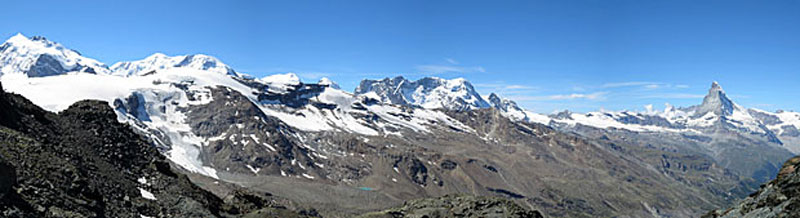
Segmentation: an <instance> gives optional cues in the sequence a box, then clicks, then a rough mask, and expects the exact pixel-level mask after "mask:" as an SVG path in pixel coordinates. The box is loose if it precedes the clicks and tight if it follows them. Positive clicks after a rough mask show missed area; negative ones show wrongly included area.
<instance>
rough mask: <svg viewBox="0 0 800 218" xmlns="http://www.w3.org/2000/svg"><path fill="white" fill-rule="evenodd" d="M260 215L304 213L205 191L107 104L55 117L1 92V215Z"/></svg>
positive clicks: (85, 105)
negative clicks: (172, 164) (179, 171)
mask: <svg viewBox="0 0 800 218" xmlns="http://www.w3.org/2000/svg"><path fill="white" fill-rule="evenodd" d="M259 211H261V212H270V211H271V212H276V211H277V212H279V213H281V214H284V216H282V217H302V216H303V215H299V214H296V213H293V212H291V211H288V210H285V209H282V207H281V206H279V205H275V204H273V203H271V202H268V201H265V200H259V198H258V197H257V195H253V194H250V193H240V194H237V195H234V196H232V197H230V198H226V199H225V200H223V199H221V198H219V197H217V196H215V195H213V194H212V193H210V192H208V191H205V190H203V189H201V188H199V187H197V186H196V185H195V184H193V183H192V182H190V181H189V179H188V178H187V177H186V176H185V175H182V174H179V173H177V172H175V171H173V169H172V168H171V166H170V163H169V162H167V160H166V159H165V158H164V156H162V155H161V154H160V153H159V152H158V151H157V150H156V149H155V148H154V147H153V146H152V145H151V144H149V143H148V142H147V141H145V140H144V139H143V138H142V137H141V136H140V135H138V134H137V133H135V132H133V131H132V130H131V128H130V127H128V126H126V125H124V124H121V123H119V122H117V121H116V114H115V113H114V111H113V110H112V109H111V108H110V107H109V105H108V103H106V102H101V101H93V100H86V101H80V102H77V103H75V104H73V105H72V106H71V107H70V108H68V109H67V110H64V111H62V112H60V113H59V114H54V113H50V112H46V111H44V110H42V109H41V108H38V107H36V106H34V105H33V104H31V103H30V102H29V101H28V100H27V99H25V98H22V97H20V96H19V95H15V94H8V93H2V92H0V217H140V216H148V217H238V216H244V215H248V214H250V213H259ZM277 212H276V213H277Z"/></svg>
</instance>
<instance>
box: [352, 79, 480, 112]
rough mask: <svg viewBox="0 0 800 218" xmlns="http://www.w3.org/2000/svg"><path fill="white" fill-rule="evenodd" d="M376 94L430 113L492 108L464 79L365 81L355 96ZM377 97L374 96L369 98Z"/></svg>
mask: <svg viewBox="0 0 800 218" xmlns="http://www.w3.org/2000/svg"><path fill="white" fill-rule="evenodd" d="M368 93H374V95H375V96H378V97H379V98H380V99H379V100H380V101H381V102H385V103H391V104H398V105H414V106H420V107H423V108H428V109H438V108H443V109H449V110H461V111H463V110H471V109H479V108H488V107H490V105H489V103H488V102H486V100H484V99H483V97H481V96H480V94H478V92H477V91H475V88H473V87H472V84H470V83H469V82H467V81H466V80H465V79H463V78H458V79H452V80H446V79H441V78H436V77H425V78H422V79H420V80H417V81H409V80H407V79H405V78H403V77H399V76H398V77H395V78H385V79H382V80H362V81H361V84H360V85H359V86H358V87H357V88H356V90H355V94H357V95H364V94H368ZM369 95H373V94H369Z"/></svg>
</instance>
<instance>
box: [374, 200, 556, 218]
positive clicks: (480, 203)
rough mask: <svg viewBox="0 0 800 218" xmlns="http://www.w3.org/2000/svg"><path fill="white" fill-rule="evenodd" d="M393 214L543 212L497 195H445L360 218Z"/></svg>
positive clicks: (529, 217)
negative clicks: (526, 207)
mask: <svg viewBox="0 0 800 218" xmlns="http://www.w3.org/2000/svg"><path fill="white" fill-rule="evenodd" d="M393 217H486V218H492V217H498V218H499V217H508V218H539V217H542V214H541V213H539V212H538V211H530V210H527V209H525V208H522V207H520V206H519V205H517V204H515V203H514V202H513V201H510V200H508V199H503V198H497V197H474V196H465V195H448V196H443V197H439V198H426V199H419V200H414V201H409V202H406V203H405V204H404V205H403V206H402V207H398V208H392V209H388V210H384V211H380V212H374V213H368V214H365V215H362V216H360V218H393Z"/></svg>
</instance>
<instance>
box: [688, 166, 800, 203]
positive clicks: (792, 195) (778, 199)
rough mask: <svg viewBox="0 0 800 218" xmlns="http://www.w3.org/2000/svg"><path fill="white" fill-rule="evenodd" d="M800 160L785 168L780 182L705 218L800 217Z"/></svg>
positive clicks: (769, 185) (778, 179)
mask: <svg viewBox="0 0 800 218" xmlns="http://www.w3.org/2000/svg"><path fill="white" fill-rule="evenodd" d="M798 169H800V156H796V157H794V158H792V159H789V160H788V161H786V163H785V164H783V167H782V168H781V170H780V172H778V176H777V178H775V179H774V180H772V181H770V182H768V183H766V184H764V185H762V186H761V188H760V189H759V190H758V191H757V192H755V193H753V194H751V195H750V196H749V197H747V198H745V199H744V200H742V201H741V202H739V203H738V204H736V205H734V206H733V207H731V208H728V209H720V210H715V211H711V212H709V213H708V214H706V215H704V216H703V217H704V218H717V217H725V218H728V217H730V218H733V217H745V218H747V217H752V218H755V217H800V171H798Z"/></svg>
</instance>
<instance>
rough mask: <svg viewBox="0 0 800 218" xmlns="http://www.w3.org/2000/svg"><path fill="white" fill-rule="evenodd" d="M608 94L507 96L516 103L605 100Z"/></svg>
mask: <svg viewBox="0 0 800 218" xmlns="http://www.w3.org/2000/svg"><path fill="white" fill-rule="evenodd" d="M607 94H608V92H593V93H589V94H585V93H572V94H560V95H544V96H509V98H511V99H514V100H516V101H563V100H578V99H585V100H605V99H606V95H607Z"/></svg>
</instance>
